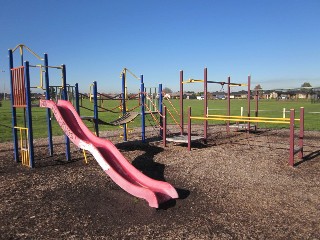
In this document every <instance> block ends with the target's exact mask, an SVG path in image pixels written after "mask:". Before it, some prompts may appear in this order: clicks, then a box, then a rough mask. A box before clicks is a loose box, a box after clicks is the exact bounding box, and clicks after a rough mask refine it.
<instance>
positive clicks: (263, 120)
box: [188, 107, 304, 166]
mask: <svg viewBox="0 0 320 240" xmlns="http://www.w3.org/2000/svg"><path fill="white" fill-rule="evenodd" d="M191 120H206V121H208V120H219V121H221V120H222V121H233V122H244V123H247V124H248V123H259V122H260V123H268V124H289V126H290V136H289V142H290V147H289V165H290V166H294V155H295V154H297V153H299V158H300V159H302V158H303V138H304V108H300V119H295V110H294V109H291V110H290V118H267V117H250V116H249V117H243V116H229V115H210V116H207V117H196V116H192V115H191V107H189V108H188V150H189V151H191V140H192V138H191V137H192V136H191V130H192V129H191ZM295 122H300V133H299V147H298V148H295V145H294V129H295Z"/></svg>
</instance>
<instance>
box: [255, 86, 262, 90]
mask: <svg viewBox="0 0 320 240" xmlns="http://www.w3.org/2000/svg"><path fill="white" fill-rule="evenodd" d="M254 90H259V91H260V90H262V87H261V85H260V84H258V85H256V86H255V87H254Z"/></svg>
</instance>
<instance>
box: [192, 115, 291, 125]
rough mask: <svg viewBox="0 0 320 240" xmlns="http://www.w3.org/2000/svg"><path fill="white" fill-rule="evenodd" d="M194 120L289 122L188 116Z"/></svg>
mask: <svg viewBox="0 0 320 240" xmlns="http://www.w3.org/2000/svg"><path fill="white" fill-rule="evenodd" d="M190 119H194V120H220V121H231V122H253V123H274V124H290V122H289V121H271V120H259V119H257V120H250V119H241V118H219V117H216V118H213V117H207V118H205V117H190Z"/></svg>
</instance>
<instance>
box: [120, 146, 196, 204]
mask: <svg viewBox="0 0 320 240" xmlns="http://www.w3.org/2000/svg"><path fill="white" fill-rule="evenodd" d="M116 146H117V148H118V149H119V150H123V151H126V152H130V151H136V150H139V151H143V152H144V153H143V154H140V155H139V156H137V157H136V158H135V159H134V160H133V161H132V165H133V166H134V167H135V168H137V169H138V170H140V171H141V172H142V173H143V174H145V175H146V176H148V177H150V178H152V179H155V180H159V181H164V182H165V181H166V179H165V177H164V170H165V165H164V164H161V163H158V162H155V161H154V157H155V156H156V155H158V154H160V153H162V152H163V151H164V149H163V148H162V147H158V146H154V145H150V144H149V143H141V141H131V142H123V143H118V144H116ZM176 191H177V193H178V196H179V199H185V198H187V197H188V196H189V195H190V191H189V190H186V189H179V188H176ZM175 205H176V199H171V200H169V201H167V202H165V203H162V204H160V205H159V208H158V209H159V210H160V209H162V210H166V209H168V208H172V207H174V206H175Z"/></svg>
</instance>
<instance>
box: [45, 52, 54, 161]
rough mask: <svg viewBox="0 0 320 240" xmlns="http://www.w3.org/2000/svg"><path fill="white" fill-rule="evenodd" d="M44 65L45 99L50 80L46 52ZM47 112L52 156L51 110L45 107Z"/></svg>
mask: <svg viewBox="0 0 320 240" xmlns="http://www.w3.org/2000/svg"><path fill="white" fill-rule="evenodd" d="M44 67H45V75H44V76H45V88H46V100H50V81H49V68H48V54H46V53H45V54H44ZM46 112H47V129H48V144H49V154H50V156H53V141H52V123H51V110H50V108H47V109H46Z"/></svg>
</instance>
